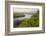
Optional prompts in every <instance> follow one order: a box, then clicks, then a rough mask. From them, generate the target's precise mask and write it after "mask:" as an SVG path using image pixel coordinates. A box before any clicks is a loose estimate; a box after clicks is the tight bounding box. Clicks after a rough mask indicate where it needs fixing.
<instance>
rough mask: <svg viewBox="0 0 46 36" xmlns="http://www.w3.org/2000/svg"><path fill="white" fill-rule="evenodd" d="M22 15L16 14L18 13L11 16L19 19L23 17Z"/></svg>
mask: <svg viewBox="0 0 46 36" xmlns="http://www.w3.org/2000/svg"><path fill="white" fill-rule="evenodd" d="M24 16H25V15H24V14H18V13H14V14H13V18H19V17H24Z"/></svg>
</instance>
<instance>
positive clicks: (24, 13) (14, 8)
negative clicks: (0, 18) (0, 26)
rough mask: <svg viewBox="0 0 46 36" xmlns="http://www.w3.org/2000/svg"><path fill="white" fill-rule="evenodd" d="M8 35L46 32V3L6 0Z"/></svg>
mask: <svg viewBox="0 0 46 36" xmlns="http://www.w3.org/2000/svg"><path fill="white" fill-rule="evenodd" d="M5 4H6V6H5V7H6V8H5V16H6V17H5V19H6V20H5V22H6V28H5V29H6V35H11V34H12V35H17V34H37V33H44V32H45V4H44V3H34V2H20V1H6V2H5Z"/></svg>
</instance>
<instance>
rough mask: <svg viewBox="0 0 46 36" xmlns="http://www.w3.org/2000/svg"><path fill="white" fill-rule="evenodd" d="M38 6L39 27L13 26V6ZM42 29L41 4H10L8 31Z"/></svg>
mask: <svg viewBox="0 0 46 36" xmlns="http://www.w3.org/2000/svg"><path fill="white" fill-rule="evenodd" d="M14 7H15V8H39V18H40V19H39V27H27V28H13V8H14ZM37 30H42V6H32V5H30V6H28V5H25V6H24V5H10V31H11V32H15V31H37Z"/></svg>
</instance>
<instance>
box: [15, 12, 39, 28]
mask: <svg viewBox="0 0 46 36" xmlns="http://www.w3.org/2000/svg"><path fill="white" fill-rule="evenodd" d="M21 16H24V15H23V14H15V17H21ZM15 25H16V24H15ZM38 26H39V11H37V13H35V14H33V15H32V16H31V17H30V18H29V19H24V20H22V21H21V22H20V23H19V25H17V26H16V27H38ZM14 27H15V26H14Z"/></svg>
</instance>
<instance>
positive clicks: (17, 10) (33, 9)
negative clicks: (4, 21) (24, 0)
mask: <svg viewBox="0 0 46 36" xmlns="http://www.w3.org/2000/svg"><path fill="white" fill-rule="evenodd" d="M37 10H38V8H13V12H15V13H18V12H32V11H33V12H36V11H37Z"/></svg>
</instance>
